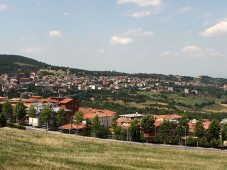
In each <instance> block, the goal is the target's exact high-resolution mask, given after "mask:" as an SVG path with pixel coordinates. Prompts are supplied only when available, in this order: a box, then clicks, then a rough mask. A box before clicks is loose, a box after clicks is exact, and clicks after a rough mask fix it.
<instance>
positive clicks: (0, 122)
mask: <svg viewBox="0 0 227 170" xmlns="http://www.w3.org/2000/svg"><path fill="white" fill-rule="evenodd" d="M6 122H7V121H6V117H5V115H4V114H3V113H0V127H5V126H6V124H7V123H6Z"/></svg>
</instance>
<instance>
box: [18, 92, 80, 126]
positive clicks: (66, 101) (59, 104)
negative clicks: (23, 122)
mask: <svg viewBox="0 0 227 170" xmlns="http://www.w3.org/2000/svg"><path fill="white" fill-rule="evenodd" d="M22 101H23V102H24V103H25V105H26V106H27V107H30V106H34V107H35V109H36V110H37V116H36V117H35V118H30V117H29V124H32V125H33V126H41V125H42V124H41V122H40V114H41V110H42V108H43V107H44V106H50V107H51V108H52V111H53V115H55V113H56V112H57V111H58V110H59V109H60V108H64V110H65V112H66V120H67V121H68V122H70V120H71V118H72V117H73V115H74V114H75V112H76V111H78V110H79V102H78V101H77V100H75V99H73V98H71V97H49V98H46V99H44V98H42V97H40V96H32V97H31V98H28V99H23V100H22ZM54 121H55V116H52V119H51V122H53V124H54Z"/></svg>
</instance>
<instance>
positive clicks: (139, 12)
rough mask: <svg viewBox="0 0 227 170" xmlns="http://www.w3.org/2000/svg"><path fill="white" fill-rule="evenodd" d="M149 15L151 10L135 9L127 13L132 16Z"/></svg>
mask: <svg viewBox="0 0 227 170" xmlns="http://www.w3.org/2000/svg"><path fill="white" fill-rule="evenodd" d="M149 15H151V11H136V12H133V13H130V14H129V16H132V17H134V18H142V17H146V16H149Z"/></svg>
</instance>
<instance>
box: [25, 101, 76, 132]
mask: <svg viewBox="0 0 227 170" xmlns="http://www.w3.org/2000/svg"><path fill="white" fill-rule="evenodd" d="M27 106H28V105H27ZM29 106H30V107H31V106H33V107H34V108H35V110H36V113H35V116H34V117H29V115H26V116H27V117H28V118H29V120H28V122H29V125H32V126H34V127H42V126H43V123H42V121H41V114H42V109H43V108H44V107H45V106H49V107H50V108H51V110H52V113H51V118H50V120H49V126H50V127H51V126H52V127H54V128H55V125H56V120H55V116H56V113H57V112H58V111H59V110H60V109H61V107H59V106H58V105H57V104H54V103H33V104H29ZM27 110H28V109H27ZM64 111H65V112H66V115H67V114H69V113H71V112H72V110H69V109H64Z"/></svg>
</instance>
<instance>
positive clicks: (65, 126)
mask: <svg viewBox="0 0 227 170" xmlns="http://www.w3.org/2000/svg"><path fill="white" fill-rule="evenodd" d="M85 127H86V125H85V124H84V123H79V124H78V125H75V124H65V125H63V126H60V127H59V128H60V129H66V130H69V129H78V130H80V129H84V128H85Z"/></svg>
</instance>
